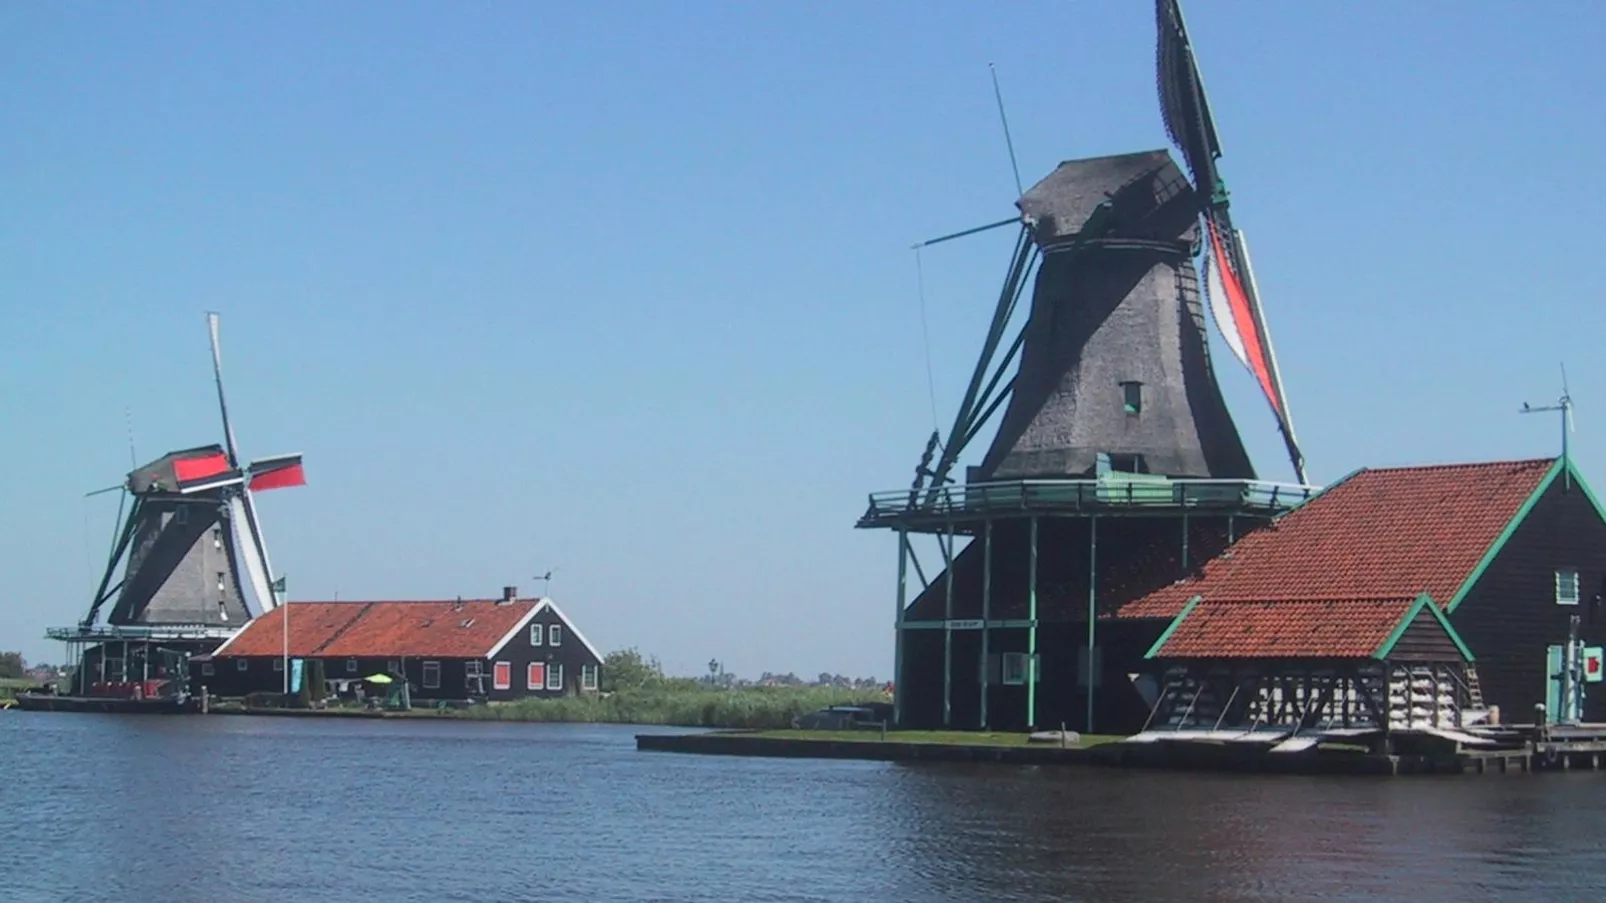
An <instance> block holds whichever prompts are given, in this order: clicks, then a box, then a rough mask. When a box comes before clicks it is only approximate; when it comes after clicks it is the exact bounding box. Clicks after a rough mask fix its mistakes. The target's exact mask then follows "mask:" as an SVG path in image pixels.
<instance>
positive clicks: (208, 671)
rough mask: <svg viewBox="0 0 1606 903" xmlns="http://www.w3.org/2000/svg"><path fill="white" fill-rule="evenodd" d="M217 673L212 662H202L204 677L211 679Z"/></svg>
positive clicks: (202, 674)
mask: <svg viewBox="0 0 1606 903" xmlns="http://www.w3.org/2000/svg"><path fill="white" fill-rule="evenodd" d="M216 673H217V669H216V668H213V667H212V663H211V662H201V676H202V677H211V676H212V675H213V674H216Z"/></svg>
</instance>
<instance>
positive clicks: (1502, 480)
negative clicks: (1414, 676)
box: [1119, 458, 1556, 618]
mask: <svg viewBox="0 0 1606 903" xmlns="http://www.w3.org/2000/svg"><path fill="white" fill-rule="evenodd" d="M1555 463H1556V462H1555V460H1554V459H1548V458H1547V459H1537V460H1530V461H1503V462H1496V463H1490V464H1453V465H1436V466H1429V467H1390V468H1378V469H1375V470H1361V471H1358V472H1356V473H1355V474H1353V475H1351V476H1350V477H1348V478H1347V479H1345V480H1342V481H1340V482H1339V483H1337V484H1334V485H1333V486H1332V487H1330V488H1329V489H1327V490H1326V491H1324V492H1323V493H1321V494H1320V495H1318V496H1316V497H1315V498H1313V499H1311V500H1310V501H1309V502H1306V503H1305V504H1304V505H1303V506H1302V507H1299V508H1296V509H1294V510H1293V511H1291V512H1289V513H1288V514H1286V515H1284V516H1283V517H1281V518H1279V519H1278V520H1277V521H1276V522H1275V523H1272V524H1270V525H1268V526H1266V527H1263V528H1261V529H1259V530H1255V531H1254V532H1252V533H1250V534H1248V535H1247V536H1245V537H1243V538H1242V539H1240V540H1239V541H1238V542H1237V543H1235V544H1234V545H1233V546H1232V547H1230V548H1229V549H1228V550H1227V551H1225V552H1223V553H1222V554H1221V555H1218V556H1217V557H1216V558H1214V559H1212V560H1210V561H1209V562H1206V563H1205V565H1204V567H1203V569H1202V572H1201V573H1200V574H1199V575H1198V576H1196V577H1191V578H1188V579H1186V580H1183V581H1180V582H1178V583H1174V584H1172V585H1170V586H1167V587H1164V588H1162V589H1159V590H1156V591H1155V592H1152V593H1150V594H1148V595H1147V596H1144V597H1142V598H1139V599H1136V600H1134V601H1132V602H1130V603H1128V604H1127V605H1125V606H1123V607H1122V608H1121V610H1120V613H1119V617H1122V618H1171V617H1175V616H1176V614H1177V613H1178V612H1179V611H1181V610H1182V607H1183V606H1184V605H1186V604H1187V602H1188V600H1189V599H1191V598H1193V597H1194V596H1196V595H1197V596H1202V597H1204V598H1205V599H1240V600H1245V599H1259V600H1294V599H1400V598H1415V597H1416V596H1418V595H1420V594H1422V593H1428V594H1429V595H1431V596H1432V597H1433V600H1434V601H1435V602H1437V603H1438V604H1440V605H1447V604H1449V602H1450V600H1451V599H1452V598H1453V597H1454V596H1455V594H1456V592H1457V591H1458V590H1459V589H1460V588H1461V585H1462V584H1463V583H1465V582H1466V580H1467V578H1468V577H1470V576H1471V575H1472V572H1473V571H1474V570H1476V569H1477V567H1478V564H1479V562H1480V561H1481V560H1482V559H1483V556H1484V555H1485V553H1487V552H1488V551H1489V549H1490V547H1492V546H1493V545H1494V542H1495V540H1496V539H1498V538H1499V537H1500V534H1501V533H1502V532H1503V531H1504V530H1505V528H1506V525H1507V524H1509V523H1510V522H1511V520H1512V518H1514V517H1515V516H1516V515H1517V512H1518V511H1520V510H1521V509H1522V506H1523V503H1524V502H1526V501H1527V500H1528V498H1529V497H1530V496H1532V495H1533V493H1534V491H1535V490H1537V489H1538V488H1539V486H1540V484H1541V483H1542V482H1543V481H1544V480H1545V477H1546V476H1547V475H1548V474H1549V473H1550V471H1551V469H1552V468H1553V467H1554V465H1555Z"/></svg>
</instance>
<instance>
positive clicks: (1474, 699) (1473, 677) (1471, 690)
mask: <svg viewBox="0 0 1606 903" xmlns="http://www.w3.org/2000/svg"><path fill="white" fill-rule="evenodd" d="M1467 707H1468V708H1473V709H1481V708H1484V705H1483V686H1482V685H1481V684H1479V683H1478V666H1477V665H1474V664H1471V663H1470V662H1469V663H1468V664H1467Z"/></svg>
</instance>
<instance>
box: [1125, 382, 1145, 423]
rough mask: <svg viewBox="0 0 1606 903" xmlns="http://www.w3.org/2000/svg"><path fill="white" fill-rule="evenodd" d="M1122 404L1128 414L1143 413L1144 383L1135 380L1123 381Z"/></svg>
mask: <svg viewBox="0 0 1606 903" xmlns="http://www.w3.org/2000/svg"><path fill="white" fill-rule="evenodd" d="M1121 404H1122V408H1123V409H1124V410H1125V411H1126V412H1127V413H1128V414H1131V415H1133V416H1136V415H1138V414H1141V413H1143V383H1140V382H1137V381H1134V380H1127V381H1126V382H1123V383H1121Z"/></svg>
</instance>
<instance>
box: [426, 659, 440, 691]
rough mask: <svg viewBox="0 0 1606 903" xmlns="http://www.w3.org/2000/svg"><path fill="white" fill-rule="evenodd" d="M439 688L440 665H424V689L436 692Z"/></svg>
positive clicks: (434, 663)
mask: <svg viewBox="0 0 1606 903" xmlns="http://www.w3.org/2000/svg"><path fill="white" fill-rule="evenodd" d="M440 686H441V663H440V662H425V663H424V689H426V690H438V689H440Z"/></svg>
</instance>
